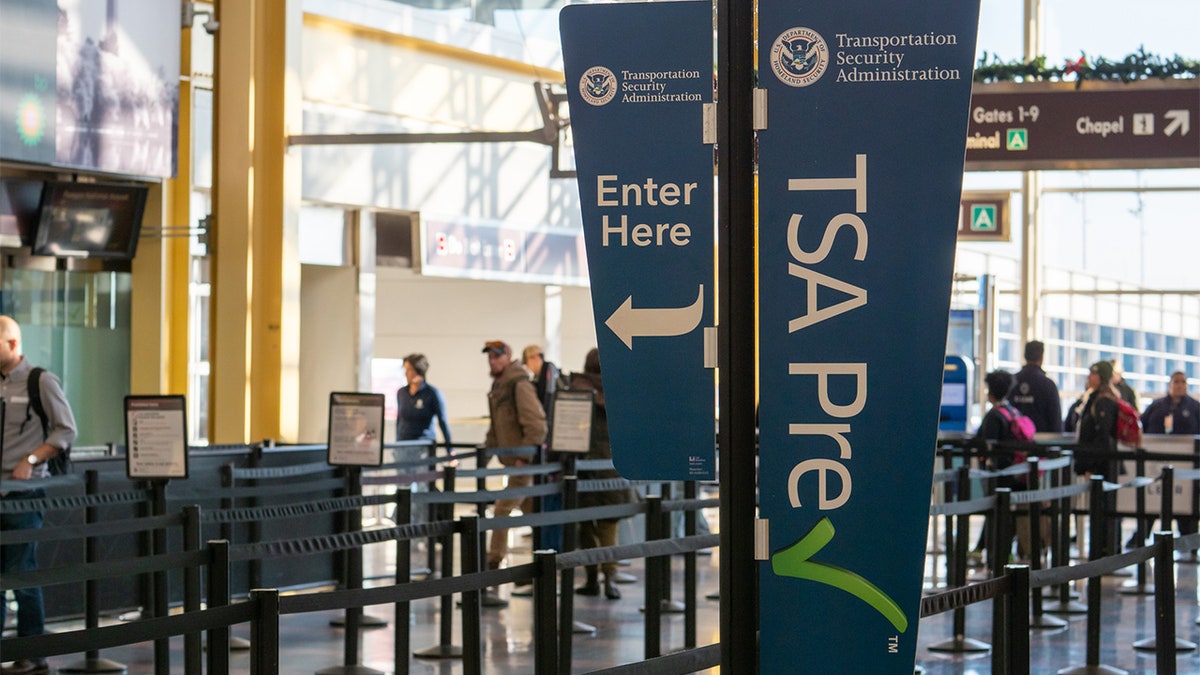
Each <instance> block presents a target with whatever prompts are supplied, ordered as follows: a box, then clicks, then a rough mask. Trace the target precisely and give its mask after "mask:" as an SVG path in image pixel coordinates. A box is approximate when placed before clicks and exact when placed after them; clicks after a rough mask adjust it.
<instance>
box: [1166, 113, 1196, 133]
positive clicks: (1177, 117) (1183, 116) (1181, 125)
mask: <svg viewBox="0 0 1200 675" xmlns="http://www.w3.org/2000/svg"><path fill="white" fill-rule="evenodd" d="M1163 117H1166V118H1167V119H1169V120H1171V123H1170V124H1168V125H1167V126H1166V127H1164V128H1163V133H1164V134H1166V135H1167V136H1174V135H1175V132H1176V131H1178V132H1179V135H1180V136H1187V135H1188V132H1189V131H1191V130H1192V124H1191V119H1192V116H1191V111H1188V110H1183V109H1180V110H1168V111H1167V112H1166V114H1165V115H1163Z"/></svg>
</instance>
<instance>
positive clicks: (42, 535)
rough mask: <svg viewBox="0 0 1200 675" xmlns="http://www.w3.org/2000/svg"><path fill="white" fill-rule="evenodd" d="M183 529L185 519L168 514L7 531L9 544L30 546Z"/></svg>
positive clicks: (175, 514) (178, 515) (177, 515)
mask: <svg viewBox="0 0 1200 675" xmlns="http://www.w3.org/2000/svg"><path fill="white" fill-rule="evenodd" d="M177 525H183V515H182V514H179V513H168V514H167V515H165V516H142V517H138V518H126V519H123V520H104V521H100V522H96V523H90V524H88V523H84V524H82V525H59V526H56V527H40V528H38V529H36V530H5V531H4V543H5V544H28V543H29V542H33V541H59V540H73V539H87V538H88V537H102V536H109V535H113V534H129V533H131V532H145V531H147V530H159V529H165V528H168V527H174V526H177Z"/></svg>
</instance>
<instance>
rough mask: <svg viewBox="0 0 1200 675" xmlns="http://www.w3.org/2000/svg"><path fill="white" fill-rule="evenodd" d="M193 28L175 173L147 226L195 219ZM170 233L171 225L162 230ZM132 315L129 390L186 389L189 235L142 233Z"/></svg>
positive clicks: (187, 44)
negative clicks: (192, 217)
mask: <svg viewBox="0 0 1200 675" xmlns="http://www.w3.org/2000/svg"><path fill="white" fill-rule="evenodd" d="M191 53H192V43H191V31H190V30H184V31H183V35H182V39H181V41H180V62H179V66H180V68H179V72H180V73H181V75H182V77H181V78H180V80H181V81H180V86H179V135H178V140H177V143H176V146H175V147H176V163H175V167H176V173H175V178H174V179H170V180H167V181H164V182H163V183H162V185H161V186H158V187H155V188H152V189H151V191H150V197H149V199H148V200H147V204H146V215H145V220H144V226H145V227H146V228H147V229H150V228H170V227H186V226H188V225H189V224H190V223H191V214H190V208H189V206H190V196H191V184H192V180H191V179H192V134H191V131H192V84H191V68H192V65H191ZM161 231H162V232H164V234H165V233H166V232H171V230H161ZM132 271H133V292H132V295H133V298H132V308H131V317H130V327H131V335H130V353H131V354H132V355H133V358H132V359H131V362H130V373H129V381H130V391H131V392H133V393H135V394H186V393H187V374H188V308H189V304H188V240H187V237H170V236H162V237H143V238H142V239H141V241H140V242H138V254H137V257H136V258H135V259H134V261H133V268H132Z"/></svg>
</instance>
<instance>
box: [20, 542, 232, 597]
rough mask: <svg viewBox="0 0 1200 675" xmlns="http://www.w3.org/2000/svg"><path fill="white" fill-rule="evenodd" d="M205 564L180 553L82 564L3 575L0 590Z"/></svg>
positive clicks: (203, 558)
mask: <svg viewBox="0 0 1200 675" xmlns="http://www.w3.org/2000/svg"><path fill="white" fill-rule="evenodd" d="M208 562H209V558H208V557H207V554H205V553H204V552H203V551H200V552H196V551H183V552H180V553H163V554H160V555H150V556H140V557H137V558H121V559H120V560H105V561H103V562H94V563H83V564H79V565H70V566H67V567H47V568H44V569H39V570H35V571H33V572H9V573H6V574H5V575H4V578H3V579H0V590H5V591H13V590H18V589H21V588H32V587H35V586H56V585H58V584H71V583H79V582H83V581H86V580H88V579H111V578H113V577H128V576H133V575H137V574H146V573H148V572H157V571H161V570H174V569H179V568H183V567H191V566H194V565H203V564H207V563H208Z"/></svg>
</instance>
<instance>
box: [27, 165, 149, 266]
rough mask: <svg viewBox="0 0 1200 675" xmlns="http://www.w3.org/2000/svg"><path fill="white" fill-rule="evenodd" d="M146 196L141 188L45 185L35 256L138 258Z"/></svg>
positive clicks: (75, 184)
mask: <svg viewBox="0 0 1200 675" xmlns="http://www.w3.org/2000/svg"><path fill="white" fill-rule="evenodd" d="M146 192H147V190H146V188H145V187H144V186H141V185H116V184H109V183H59V182H48V183H46V188H45V189H44V190H43V191H42V206H41V217H40V218H39V220H38V229H37V238H36V239H35V241H34V245H33V254H34V255H52V256H56V257H84V258H106V259H109V260H131V259H133V256H134V253H136V252H137V241H138V234H139V233H140V232H141V229H142V211H143V209H144V208H145V206H146Z"/></svg>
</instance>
